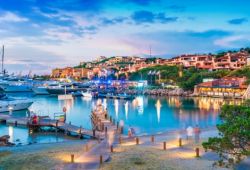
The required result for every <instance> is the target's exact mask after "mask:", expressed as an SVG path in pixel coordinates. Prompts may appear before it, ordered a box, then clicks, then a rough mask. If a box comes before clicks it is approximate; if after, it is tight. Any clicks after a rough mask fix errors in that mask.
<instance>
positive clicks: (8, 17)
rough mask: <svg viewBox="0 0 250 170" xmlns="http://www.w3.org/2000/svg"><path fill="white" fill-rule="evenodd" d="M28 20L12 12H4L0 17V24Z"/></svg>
mask: <svg viewBox="0 0 250 170" xmlns="http://www.w3.org/2000/svg"><path fill="white" fill-rule="evenodd" d="M26 21H29V19H28V18H24V17H20V16H18V15H16V14H15V13H12V12H5V13H3V14H2V15H1V16H0V22H26Z"/></svg>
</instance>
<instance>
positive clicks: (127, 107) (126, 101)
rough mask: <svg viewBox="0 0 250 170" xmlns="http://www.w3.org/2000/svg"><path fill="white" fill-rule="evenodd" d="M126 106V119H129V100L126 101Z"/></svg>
mask: <svg viewBox="0 0 250 170" xmlns="http://www.w3.org/2000/svg"><path fill="white" fill-rule="evenodd" d="M124 106H125V116H126V120H127V119H128V101H126V103H125V104H124Z"/></svg>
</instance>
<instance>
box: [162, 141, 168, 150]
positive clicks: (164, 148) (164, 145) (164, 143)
mask: <svg viewBox="0 0 250 170" xmlns="http://www.w3.org/2000/svg"><path fill="white" fill-rule="evenodd" d="M166 149H167V147H166V142H163V150H166Z"/></svg>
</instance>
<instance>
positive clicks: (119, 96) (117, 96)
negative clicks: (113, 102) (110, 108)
mask: <svg viewBox="0 0 250 170" xmlns="http://www.w3.org/2000/svg"><path fill="white" fill-rule="evenodd" d="M98 97H100V98H110V99H123V100H133V99H134V98H135V97H134V96H132V95H128V94H112V93H107V94H103V93H100V94H98Z"/></svg>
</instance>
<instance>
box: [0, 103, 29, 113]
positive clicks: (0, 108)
mask: <svg viewBox="0 0 250 170" xmlns="http://www.w3.org/2000/svg"><path fill="white" fill-rule="evenodd" d="M32 104H33V101H30V100H22V101H19V100H18V101H10V102H0V112H1V113H2V112H9V111H10V108H11V110H12V111H18V110H26V109H28V108H29V107H30V106H31V105H32Z"/></svg>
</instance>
